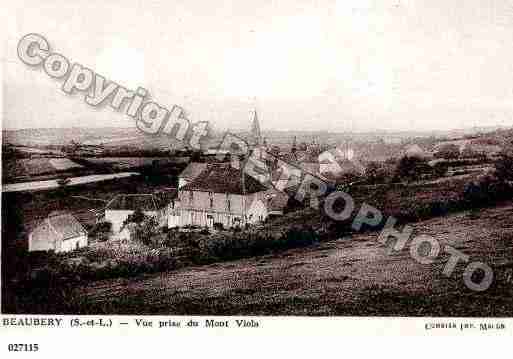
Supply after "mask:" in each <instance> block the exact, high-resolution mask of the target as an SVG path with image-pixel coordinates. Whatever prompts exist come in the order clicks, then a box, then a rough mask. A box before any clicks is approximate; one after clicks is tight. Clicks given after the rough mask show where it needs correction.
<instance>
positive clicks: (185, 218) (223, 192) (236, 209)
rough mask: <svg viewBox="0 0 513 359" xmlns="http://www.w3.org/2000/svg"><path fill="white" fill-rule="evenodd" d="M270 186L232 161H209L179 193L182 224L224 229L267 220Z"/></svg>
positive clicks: (180, 224) (181, 225)
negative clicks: (264, 184) (251, 175)
mask: <svg viewBox="0 0 513 359" xmlns="http://www.w3.org/2000/svg"><path fill="white" fill-rule="evenodd" d="M267 190H268V189H267V188H266V187H265V186H263V185H262V184H261V183H260V182H258V181H257V180H255V179H254V178H252V177H250V176H248V175H246V174H244V176H243V175H242V172H241V171H240V170H238V169H235V168H233V167H232V166H231V165H230V164H229V163H209V164H207V166H206V168H205V170H204V171H203V172H201V173H200V174H199V175H198V176H197V177H196V178H195V179H194V180H193V181H192V182H190V183H187V184H186V185H184V186H182V187H181V188H180V189H179V192H178V200H179V212H180V220H179V222H180V223H179V226H180V227H183V226H201V227H205V226H206V227H214V225H217V226H220V225H222V226H223V227H224V228H230V227H237V226H243V225H245V224H246V223H257V222H261V221H264V220H265V219H266V218H267V216H268V214H269V211H268V207H267V203H266V202H267V199H266V196H265V192H266V191H267Z"/></svg>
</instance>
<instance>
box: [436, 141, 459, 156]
mask: <svg viewBox="0 0 513 359" xmlns="http://www.w3.org/2000/svg"><path fill="white" fill-rule="evenodd" d="M435 157H438V158H445V159H456V158H459V157H460V148H459V147H458V146H457V145H455V144H454V143H448V144H445V145H442V146H441V147H440V149H439V150H438V151H437V152H436V154H435Z"/></svg>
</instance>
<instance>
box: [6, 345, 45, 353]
mask: <svg viewBox="0 0 513 359" xmlns="http://www.w3.org/2000/svg"><path fill="white" fill-rule="evenodd" d="M7 350H8V351H10V352H37V351H39V344H8V345H7Z"/></svg>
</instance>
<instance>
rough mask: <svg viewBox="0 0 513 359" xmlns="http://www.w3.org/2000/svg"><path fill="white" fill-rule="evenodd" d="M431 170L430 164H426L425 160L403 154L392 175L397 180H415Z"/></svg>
mask: <svg viewBox="0 0 513 359" xmlns="http://www.w3.org/2000/svg"><path fill="white" fill-rule="evenodd" d="M431 171H432V169H431V166H429V165H428V164H427V161H426V160H423V159H422V158H419V157H415V156H405V157H403V158H401V159H400V160H399V163H398V165H397V168H396V169H395V176H394V177H395V178H396V179H398V180H406V181H416V180H418V179H420V178H421V177H422V175H425V174H428V173H431Z"/></svg>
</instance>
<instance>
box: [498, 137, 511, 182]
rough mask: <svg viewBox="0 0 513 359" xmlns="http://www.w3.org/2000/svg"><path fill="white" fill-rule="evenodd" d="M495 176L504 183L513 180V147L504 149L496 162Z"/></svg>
mask: <svg viewBox="0 0 513 359" xmlns="http://www.w3.org/2000/svg"><path fill="white" fill-rule="evenodd" d="M495 175H496V176H497V178H498V179H500V180H502V181H511V180H513V146H511V145H510V146H509V147H508V148H506V149H504V150H503V151H502V152H501V154H500V157H499V158H498V159H497V160H496V161H495Z"/></svg>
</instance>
